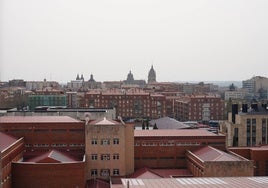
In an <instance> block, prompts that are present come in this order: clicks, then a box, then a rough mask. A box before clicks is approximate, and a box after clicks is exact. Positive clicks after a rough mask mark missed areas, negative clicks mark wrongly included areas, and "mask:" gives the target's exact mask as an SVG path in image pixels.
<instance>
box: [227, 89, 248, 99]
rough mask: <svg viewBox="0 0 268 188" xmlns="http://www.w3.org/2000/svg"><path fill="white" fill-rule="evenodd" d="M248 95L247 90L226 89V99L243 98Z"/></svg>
mask: <svg viewBox="0 0 268 188" xmlns="http://www.w3.org/2000/svg"><path fill="white" fill-rule="evenodd" d="M246 96H247V91H245V90H239V91H225V92H224V100H226V101H227V100H230V99H232V100H233V99H235V100H243V99H245V98H246Z"/></svg>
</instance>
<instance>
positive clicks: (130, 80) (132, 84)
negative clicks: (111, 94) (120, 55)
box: [122, 71, 146, 88]
mask: <svg viewBox="0 0 268 188" xmlns="http://www.w3.org/2000/svg"><path fill="white" fill-rule="evenodd" d="M123 83H124V84H123V85H122V88H127V87H128V88H131V87H135V86H136V87H140V88H144V87H145V85H146V82H145V80H135V79H134V76H133V74H132V73H131V71H129V73H128V75H127V79H126V80H124V81H123Z"/></svg>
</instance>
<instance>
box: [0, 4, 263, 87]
mask: <svg viewBox="0 0 268 188" xmlns="http://www.w3.org/2000/svg"><path fill="white" fill-rule="evenodd" d="M267 10H268V1H267V0H91V1H88V0H75V1H74V0H45V1H44V0H23V1H22V0H0V81H8V80H11V79H24V80H27V81H32V80H39V81H40V80H43V79H44V78H46V79H47V80H56V81H59V82H69V81H71V80H75V78H76V75H77V74H80V75H81V74H83V75H84V78H85V79H86V80H88V79H89V78H90V74H93V75H94V78H95V80H96V81H119V80H125V79H126V78H127V74H128V73H129V71H131V72H132V73H133V75H134V79H144V80H147V76H148V72H149V70H150V68H151V66H152V65H153V66H154V69H155V71H156V79H157V81H159V82H172V81H210V80H211V81H212V80H213V81H214V80H227V81H229V80H246V79H249V78H251V77H253V76H254V75H255V76H265V77H268V71H267V68H268V21H267V19H268V11H267Z"/></svg>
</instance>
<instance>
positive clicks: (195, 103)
mask: <svg viewBox="0 0 268 188" xmlns="http://www.w3.org/2000/svg"><path fill="white" fill-rule="evenodd" d="M175 117H176V119H178V120H179V121H209V120H223V119H224V101H223V100H222V99H221V98H220V96H217V95H189V96H186V97H183V98H181V99H178V100H176V102H175Z"/></svg>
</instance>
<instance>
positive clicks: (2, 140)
mask: <svg viewBox="0 0 268 188" xmlns="http://www.w3.org/2000/svg"><path fill="white" fill-rule="evenodd" d="M16 141H17V139H16V138H14V137H12V136H9V135H7V134H5V133H2V132H0V152H2V151H4V150H5V149H7V148H8V147H9V146H10V145H12V144H13V143H15V142H16Z"/></svg>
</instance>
